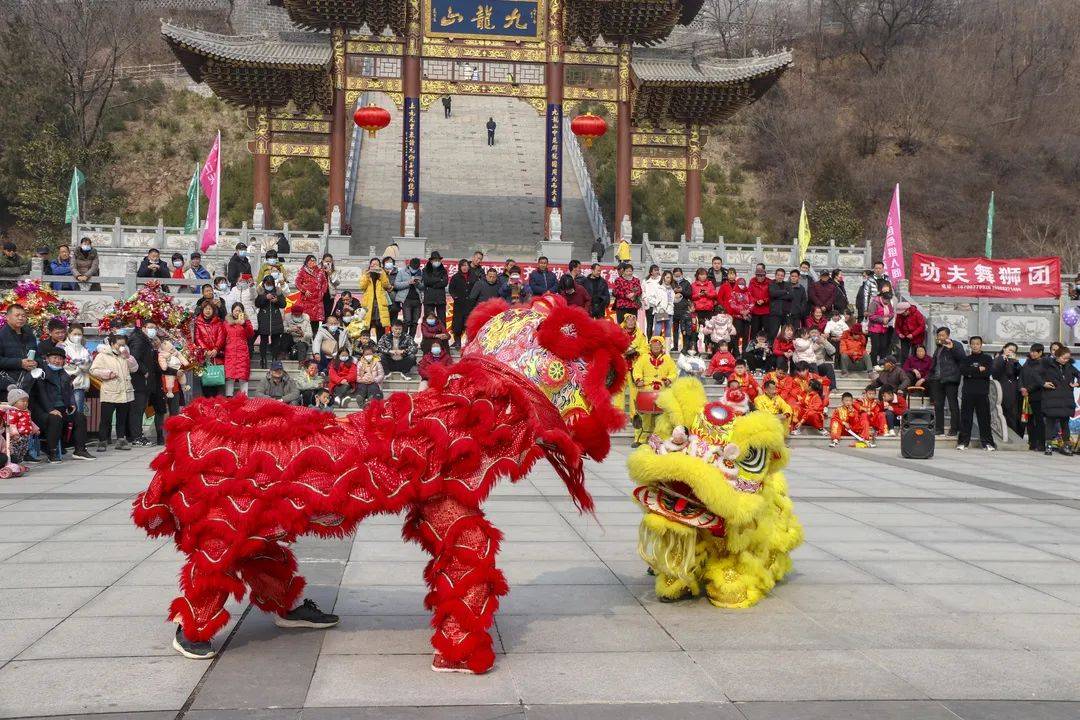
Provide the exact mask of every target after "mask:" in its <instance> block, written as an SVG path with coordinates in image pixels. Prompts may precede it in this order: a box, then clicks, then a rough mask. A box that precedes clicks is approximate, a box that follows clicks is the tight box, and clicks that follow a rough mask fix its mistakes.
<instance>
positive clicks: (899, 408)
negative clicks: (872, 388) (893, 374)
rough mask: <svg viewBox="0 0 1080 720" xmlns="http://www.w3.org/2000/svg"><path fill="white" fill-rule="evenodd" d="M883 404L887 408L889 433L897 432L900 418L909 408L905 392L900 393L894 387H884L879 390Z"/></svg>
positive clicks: (886, 415)
mask: <svg viewBox="0 0 1080 720" xmlns="http://www.w3.org/2000/svg"><path fill="white" fill-rule="evenodd" d="M879 395H880V396H881V404H882V406H883V407H884V408H885V424H886V425H887V426H888V428H889V435H895V434H896V428H897V427H898V426H899V425H900V418H901V417H903V416H904V413H906V412H907V410H908V402H907V400H905V399H904V395H903V393H898V392H896V390H895V389H894V388H891V387H883V388H881V390H880V391H879Z"/></svg>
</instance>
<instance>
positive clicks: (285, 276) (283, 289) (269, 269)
mask: <svg viewBox="0 0 1080 720" xmlns="http://www.w3.org/2000/svg"><path fill="white" fill-rule="evenodd" d="M267 278H269V279H271V281H272V282H273V283H274V285H275V287H277V289H278V292H280V293H281V294H282V295H288V294H289V273H288V271H287V270H286V269H285V265H284V263H282V262H281V260H280V259H278V253H277V250H267V251H266V258H265V260H264V261H263V264H262V266H260V267H259V276H258V277H257V278H256V280H255V284H256V285H257V286H258V287H262V285H263V283H265V282H266V280H267Z"/></svg>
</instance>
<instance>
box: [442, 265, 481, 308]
mask: <svg viewBox="0 0 1080 720" xmlns="http://www.w3.org/2000/svg"><path fill="white" fill-rule="evenodd" d="M478 278H479V276H478V275H477V274H476V272H475V271H472V270H470V271H469V273H468V276H467V277H466V275H465V273H463V272H461V271H460V270H459V271H458V272H457V273H455V274H454V277H452V278H450V284H449V285H448V286H447V289H448V290H449V292H450V297H452V298H453V299H454V304H458V303H465V302H468V300H469V293H471V292H472V289H473V285H475V284H476V281H477V279H478ZM458 307H464V306H463V305H458Z"/></svg>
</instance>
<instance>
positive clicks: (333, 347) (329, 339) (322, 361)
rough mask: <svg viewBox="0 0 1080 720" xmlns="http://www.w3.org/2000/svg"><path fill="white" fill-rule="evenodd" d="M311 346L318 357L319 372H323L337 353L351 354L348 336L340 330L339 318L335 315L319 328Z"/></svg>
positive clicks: (350, 343)
mask: <svg viewBox="0 0 1080 720" xmlns="http://www.w3.org/2000/svg"><path fill="white" fill-rule="evenodd" d="M313 344H314V346H315V351H316V352H317V353H318V355H319V372H324V371H325V370H326V368H327V367H328V366H329V365H330V361H332V360H333V359H334V358H335V357H337V356H338V354H339V353H342V352H344V353H345V354H346V355H348V354H350V353H351V352H352V341H351V340H350V339H349V334H348V333H347V332H345V331H344V330H343V329H342V327H341V318H339V317H337V316H336V315H331V316H330V317H328V318H326V322H325V323H323V324H322V325H320V326H319V329H318V331H317V332H316V333H315V339H314V342H313Z"/></svg>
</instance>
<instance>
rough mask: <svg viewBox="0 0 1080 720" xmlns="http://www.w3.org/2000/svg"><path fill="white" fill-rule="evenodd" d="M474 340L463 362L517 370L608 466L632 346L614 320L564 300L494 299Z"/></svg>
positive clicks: (471, 328)
mask: <svg viewBox="0 0 1080 720" xmlns="http://www.w3.org/2000/svg"><path fill="white" fill-rule="evenodd" d="M467 331H468V334H469V337H470V338H472V340H471V341H470V342H469V344H468V345H467V346H466V348H465V349H464V350H463V351H462V357H478V356H482V357H486V358H488V359H494V360H497V361H498V362H500V363H503V364H504V365H507V366H508V367H510V368H512V369H514V370H516V371H517V372H518V373H520V374H521V375H523V376H524V377H525V378H526V379H527V380H529V381H530V382H532V383H534V384H535V385H536V386H537V387H538V388H539V389H540V390H541V391H543V393H544V394H545V395H546V396H547V397H548V399H549V400H551V402H552V404H553V405H555V407H556V408H557V409H558V410H559V414H560V415H561V416H562V418H563V420H564V421H565V422H566V424H567V427H569V428H570V433H571V436H572V437H573V439H574V441H575V442H576V443H577V444H578V446H579V447H580V448H581V450H582V451H583V452H584V453H586V454H587V455H588V456H589V457H591V458H593V459H594V460H602V459H604V457H606V456H607V453H608V450H609V449H610V448H611V438H610V435H611V433H612V432H614V431H616V430H618V429H619V428H621V427H622V426H623V424H624V422H625V418H624V417H623V414H622V413H621V412H620V411H619V410H618V409H616V408H615V407H614V405H613V403H612V396H613V395H614V394H615V393H617V392H618V391H619V390H621V389H622V383H623V378H624V377H625V376H626V361H625V360H624V359H623V353H624V352H625V351H626V348H627V345H628V344H629V340H628V338H627V337H626V333H624V332H623V331H622V330H620V329H619V328H618V327H617V326H616V325H615V323H613V322H610V321H609V320H596V319H594V318H591V317H589V315H588V314H587V313H586V312H585V311H584V310H582V309H581V308H577V307H570V306H568V305H567V304H566V301H565V300H564V299H563V298H562V297H560V296H558V295H544V296H542V297H539V298H536V299H535V300H533V302H532V304H531V305H516V306H513V307H511V306H509V305H507V304H506V303H505V302H503V301H502V300H488V301H487V302H485V303H483V304H481V305H479V306H477V308H476V309H475V310H473V311H472V313H471V314H470V315H469V322H468V327H467Z"/></svg>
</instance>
